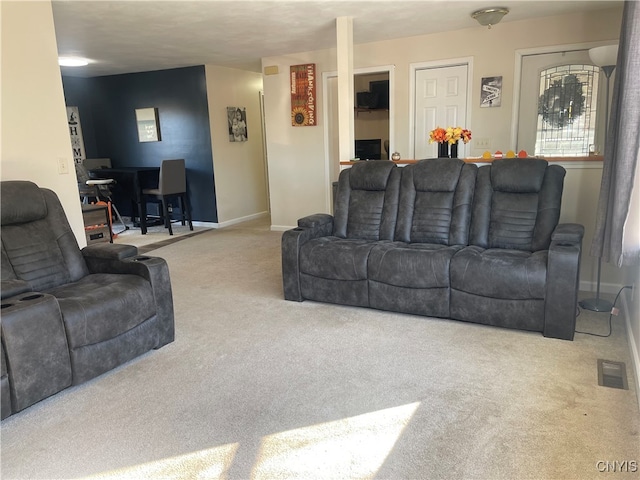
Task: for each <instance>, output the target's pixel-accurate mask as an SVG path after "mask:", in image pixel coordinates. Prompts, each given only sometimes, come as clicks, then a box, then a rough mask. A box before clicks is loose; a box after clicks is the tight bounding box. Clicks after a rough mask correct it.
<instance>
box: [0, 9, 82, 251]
mask: <svg viewBox="0 0 640 480" xmlns="http://www.w3.org/2000/svg"><path fill="white" fill-rule="evenodd" d="M0 16H1V17H2V18H1V23H2V60H1V61H2V74H1V79H2V80H1V82H2V85H1V94H2V127H1V128H2V134H1V138H2V145H1V147H0V152H1V155H0V167H1V173H0V177H1V178H2V180H31V181H33V182H35V183H37V184H38V185H40V186H41V187H47V188H50V189H52V190H53V191H55V192H56V193H57V194H58V196H59V197H60V201H61V202H62V206H63V207H64V210H65V212H66V213H67V217H68V218H69V223H70V224H71V228H72V229H73V232H74V234H75V235H76V238H77V239H78V243H79V244H80V246H81V247H83V246H85V245H86V239H85V236H84V226H83V222H82V212H81V208H80V200H79V196H78V186H77V182H76V175H75V170H74V166H73V155H72V150H71V140H70V137H69V132H68V125H67V113H66V107H65V103H64V93H63V90H62V76H61V74H60V67H59V66H58V52H57V47H56V37H55V30H54V24H53V14H52V11H51V3H50V2H48V1H43V2H0ZM58 159H64V160H66V162H67V165H68V167H69V173H68V174H63V175H60V174H59V173H58Z"/></svg>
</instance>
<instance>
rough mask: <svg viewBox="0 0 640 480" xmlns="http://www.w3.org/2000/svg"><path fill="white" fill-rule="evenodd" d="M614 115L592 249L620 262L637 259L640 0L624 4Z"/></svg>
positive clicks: (639, 240) (639, 232)
mask: <svg viewBox="0 0 640 480" xmlns="http://www.w3.org/2000/svg"><path fill="white" fill-rule="evenodd" d="M610 115H611V116H610V120H609V131H608V132H607V138H606V141H605V151H604V161H603V167H602V183H601V186H600V198H599V200H598V210H597V212H596V230H595V235H594V237H593V242H592V244H591V255H593V256H595V257H602V259H603V260H604V261H606V262H608V263H611V264H613V265H616V266H617V267H621V266H623V265H638V264H640V222H639V221H638V218H639V217H640V205H639V203H640V195H639V194H638V192H637V189H638V188H640V186H639V185H638V184H637V183H636V182H635V180H636V176H637V165H638V157H640V2H636V1H626V2H625V4H624V11H623V14H622V28H621V31H620V44H619V47H618V60H617V65H616V72H615V82H614V84H613V99H612V103H611V113H610ZM634 183H635V185H634ZM634 187H635V188H636V191H635V192H634Z"/></svg>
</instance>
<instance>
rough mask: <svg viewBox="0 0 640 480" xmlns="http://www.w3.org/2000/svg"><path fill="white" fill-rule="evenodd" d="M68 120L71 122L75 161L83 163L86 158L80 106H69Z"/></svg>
mask: <svg viewBox="0 0 640 480" xmlns="http://www.w3.org/2000/svg"><path fill="white" fill-rule="evenodd" d="M67 122H68V123H69V135H70V136H71V148H72V149H73V162H74V163H76V164H77V163H82V162H84V159H85V158H86V155H85V153H84V139H83V138H82V127H81V126H80V114H79V113H78V107H67Z"/></svg>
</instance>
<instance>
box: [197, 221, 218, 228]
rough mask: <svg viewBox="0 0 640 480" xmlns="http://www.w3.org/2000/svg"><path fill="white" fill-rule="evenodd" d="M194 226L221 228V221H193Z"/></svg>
mask: <svg viewBox="0 0 640 480" xmlns="http://www.w3.org/2000/svg"><path fill="white" fill-rule="evenodd" d="M191 223H193V226H194V227H206V228H220V224H219V223H215V222H195V221H194V222H191Z"/></svg>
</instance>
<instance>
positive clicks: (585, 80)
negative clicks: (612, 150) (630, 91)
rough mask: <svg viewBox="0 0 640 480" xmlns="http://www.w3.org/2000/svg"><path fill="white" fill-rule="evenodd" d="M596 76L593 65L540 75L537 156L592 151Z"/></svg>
mask: <svg viewBox="0 0 640 480" xmlns="http://www.w3.org/2000/svg"><path fill="white" fill-rule="evenodd" d="M598 73H599V69H598V67H594V66H593V65H560V66H557V67H552V68H547V69H545V70H542V71H541V72H540V96H539V97H538V125H537V134H536V147H535V154H536V155H546V156H567V157H570V156H582V155H589V153H591V152H593V150H594V148H595V147H594V144H595V136H596V131H595V128H596V105H597V100H598V93H597V92H598Z"/></svg>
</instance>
